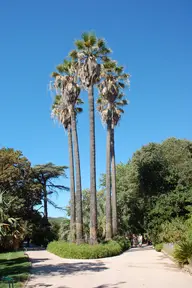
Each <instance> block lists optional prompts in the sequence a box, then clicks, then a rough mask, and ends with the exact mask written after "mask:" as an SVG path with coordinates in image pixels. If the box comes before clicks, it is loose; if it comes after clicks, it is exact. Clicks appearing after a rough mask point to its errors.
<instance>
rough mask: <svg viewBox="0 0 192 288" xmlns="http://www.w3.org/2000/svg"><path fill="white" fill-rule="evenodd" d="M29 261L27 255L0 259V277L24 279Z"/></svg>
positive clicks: (28, 267)
mask: <svg viewBox="0 0 192 288" xmlns="http://www.w3.org/2000/svg"><path fill="white" fill-rule="evenodd" d="M29 269H30V262H29V261H28V258H27V257H20V258H13V259H10V260H7V259H0V279H1V278H2V277H5V276H10V277H12V278H13V279H14V281H16V282H18V281H21V282H22V281H24V280H26V279H27V277H28V273H29Z"/></svg>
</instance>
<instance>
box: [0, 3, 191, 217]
mask: <svg viewBox="0 0 192 288" xmlns="http://www.w3.org/2000/svg"><path fill="white" fill-rule="evenodd" d="M70 3H71V4H70ZM191 15H192V1H191V0H183V1H181V0H161V1H154V0H145V1H144V0H129V1H126V0H122V1H119V2H118V1H103V0H102V1H101V0H98V1H88V0H84V1H83V0H82V1H77V0H76V1H62V0H57V1H51V0H46V1H45V0H41V1H40V0H39V1H37V0H34V1H24V0H19V1H14V0H6V1H1V3H0V27H1V29H0V86H1V91H0V93H1V111H0V125H1V127H0V131H1V137H0V146H7V147H13V148H15V149H19V150H21V151H22V152H23V154H24V155H25V156H27V157H28V158H29V160H30V161H31V162H32V164H43V163H46V162H53V163H55V164H58V165H63V164H64V165H68V148H67V135H65V133H64V132H63V129H62V127H58V125H57V124H55V123H53V121H52V120H51V118H50V107H51V103H52V98H51V93H50V91H49V90H48V83H49V81H50V74H51V72H52V71H53V70H54V69H55V66H56V65H57V64H59V63H60V62H61V61H62V60H63V58H64V57H65V56H66V55H67V54H68V52H69V50H71V49H72V48H73V42H74V39H78V38H79V37H80V35H81V33H82V32H84V31H89V30H93V31H95V32H96V34H97V35H98V36H99V37H104V38H105V39H106V40H107V43H108V45H109V47H111V48H112V50H113V58H114V59H117V60H118V61H119V63H120V64H122V65H124V66H125V67H126V71H127V72H129V73H130V74H131V75H132V77H131V87H130V91H129V92H128V94H127V97H128V99H129V100H130V105H129V106H128V108H127V109H126V113H125V115H124V117H123V119H122V121H121V124H120V126H119V127H118V128H117V130H116V154H117V156H116V159H117V162H120V161H122V162H126V161H127V160H128V158H130V157H131V156H132V154H133V152H134V151H136V150H137V149H139V148H140V147H141V146H142V145H143V144H147V143H148V142H150V141H156V142H159V141H162V140H164V139H166V138H168V137H171V136H174V137H179V138H188V139H191V126H192V93H191V90H192V88H191V83H192V80H191V79H192V34H191V33H192V32H191V29H192V17H191ZM83 97H84V101H85V102H86V104H85V106H84V110H85V112H84V114H82V115H81V116H80V117H79V120H78V129H79V142H80V143H79V144H80V152H81V168H82V183H83V188H86V187H89V130H88V110H87V109H88V107H87V98H86V95H84V96H83ZM105 132H106V131H105V130H104V129H103V127H102V125H101V122H100V119H99V115H96V134H97V139H96V149H97V176H98V178H99V175H100V173H102V172H105V146H106V145H105V142H106V141H105V140H106V137H105V136H106V135H105ZM68 183H69V181H68V180H67V181H66V180H65V184H68ZM68 199H69V193H68V192H65V193H64V194H63V195H60V196H59V198H58V199H56V201H57V203H59V204H60V205H62V204H63V205H65V204H67V202H68ZM49 213H50V215H51V216H58V215H62V212H60V211H56V210H55V209H54V208H50V210H49Z"/></svg>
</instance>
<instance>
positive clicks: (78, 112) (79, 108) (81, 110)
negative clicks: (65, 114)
mask: <svg viewBox="0 0 192 288" xmlns="http://www.w3.org/2000/svg"><path fill="white" fill-rule="evenodd" d="M75 112H76V113H77V114H80V113H82V112H83V108H81V107H76V108H75Z"/></svg>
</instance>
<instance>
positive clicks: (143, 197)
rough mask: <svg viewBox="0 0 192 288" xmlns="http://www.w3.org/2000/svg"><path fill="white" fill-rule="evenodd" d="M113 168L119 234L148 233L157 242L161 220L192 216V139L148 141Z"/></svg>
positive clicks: (163, 221)
mask: <svg viewBox="0 0 192 288" xmlns="http://www.w3.org/2000/svg"><path fill="white" fill-rule="evenodd" d="M116 171H117V175H116V177H117V207H118V209H117V211H118V221H119V232H120V233H121V234H124V233H136V234H137V233H143V234H147V235H148V237H150V238H151V239H152V240H153V242H154V243H156V242H159V241H161V240H162V239H159V237H161V238H162V234H161V232H162V231H163V230H164V229H165V226H164V227H163V226H162V224H163V223H164V224H165V222H166V221H168V222H170V221H171V220H172V219H175V218H182V219H183V221H184V220H186V219H187V218H188V217H189V216H190V215H191V204H192V193H191V191H192V190H191V189H192V142H190V141H187V140H179V139H175V138H170V139H167V140H166V141H164V142H163V143H161V144H156V143H149V144H148V145H146V146H143V147H142V148H141V149H140V150H138V151H136V152H135V153H134V155H133V157H132V159H131V160H130V161H129V162H128V163H127V164H122V163H121V164H119V165H117V169H116ZM101 185H102V187H105V175H102V177H101ZM175 221H177V220H175ZM167 225H168V224H167ZM178 229H179V230H180V228H178ZM178 229H177V231H178ZM175 237H176V236H175Z"/></svg>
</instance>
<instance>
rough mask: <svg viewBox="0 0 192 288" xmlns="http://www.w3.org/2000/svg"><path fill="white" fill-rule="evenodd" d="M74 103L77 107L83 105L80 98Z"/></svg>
mask: <svg viewBox="0 0 192 288" xmlns="http://www.w3.org/2000/svg"><path fill="white" fill-rule="evenodd" d="M76 103H77V105H82V104H84V101H83V100H82V99H81V98H78V99H77V102H76Z"/></svg>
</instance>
